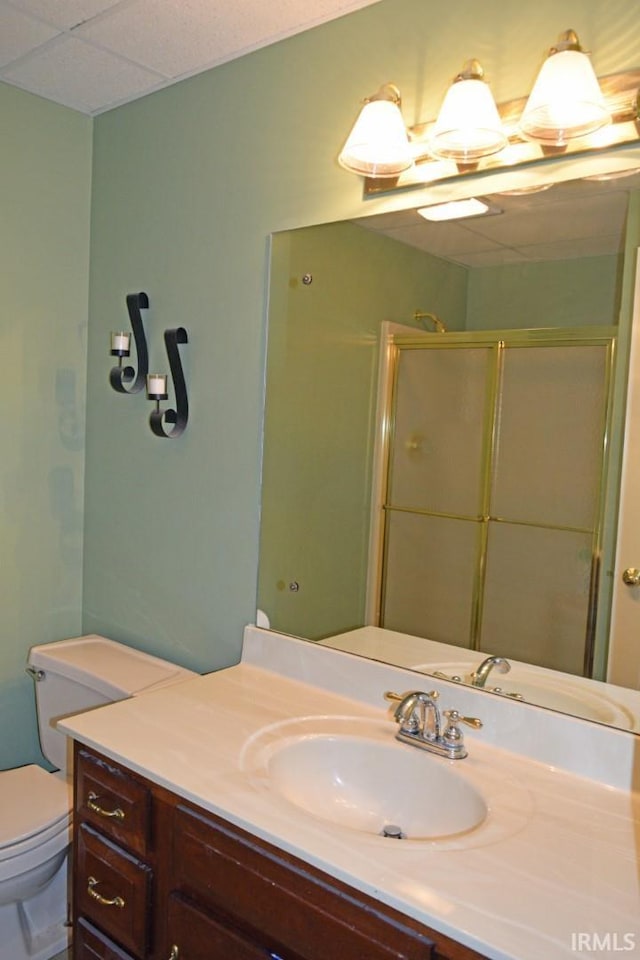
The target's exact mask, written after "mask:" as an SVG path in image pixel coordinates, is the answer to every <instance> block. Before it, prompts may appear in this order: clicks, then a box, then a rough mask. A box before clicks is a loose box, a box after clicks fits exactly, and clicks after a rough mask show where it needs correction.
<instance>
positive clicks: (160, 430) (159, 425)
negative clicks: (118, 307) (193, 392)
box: [109, 292, 189, 439]
mask: <svg viewBox="0 0 640 960" xmlns="http://www.w3.org/2000/svg"><path fill="white" fill-rule="evenodd" d="M148 309H149V298H148V296H147V294H146V293H142V292H141V293H129V294H127V310H128V311H129V319H130V320H131V329H132V331H133V337H134V340H135V344H136V353H137V357H138V370H137V372H136V371H135V370H134V368H133V367H130V366H126V367H123V365H122V361H123V357H128V356H129V355H130V353H131V334H130V333H129V332H127V331H124V330H121V331H118V332H115V333H113V332H112V334H111V356H112V357H117V358H118V366H117V367H112V368H111V370H110V372H109V383H110V384H111V386H112V387H113V389H114V390H117V392H118V393H126V394H133V393H139V392H140V391H141V390H142V388H143V387H144V386H145V384H146V388H147V389H146V393H147V397H148V398H149V400H155V404H156V408H155V410H152V412H151V415H150V416H149V426H150V427H151V430H152V432H153V433H154V434H155V435H156V437H166V438H167V439H171V438H173V437H179V436H180V434H181V433H184V430H185V428H186V426H187V421H188V420H189V400H188V397H187V386H186V383H185V379H184V373H183V370H182V362H181V360H180V352H179V350H178V344H180V343H188V342H189V338H188V336H187V331H186V330H185V329H184V327H176V328H175V329H173V330H165V332H164V343H165V348H166V351H167V358H168V360H169V368H170V370H171V377H172V380H173V389H174V393H175V398H176V409H175V410H161V409H160V401H161V400H167V399H168V397H169V394H168V390H167V379H168V378H167V374H166V373H151V374H150V373H149V372H148V370H149V352H148V350H147V339H146V336H145V332H144V326H143V323H142V311H143V310H144V311H145V312H146V311H147V310H148ZM165 423H166V424H172V425H173V428H172V429H171V430H169V431H167V430H165Z"/></svg>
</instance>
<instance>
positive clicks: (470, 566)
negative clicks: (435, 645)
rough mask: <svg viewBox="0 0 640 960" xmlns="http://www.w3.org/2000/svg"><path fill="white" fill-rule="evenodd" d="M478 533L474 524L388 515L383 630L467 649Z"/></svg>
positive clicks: (462, 521)
mask: <svg viewBox="0 0 640 960" xmlns="http://www.w3.org/2000/svg"><path fill="white" fill-rule="evenodd" d="M479 530H480V524H479V523H477V522H474V521H468V520H451V519H449V518H445V517H429V516H423V515H420V514H413V513H404V512H398V511H389V512H388V513H387V538H386V553H387V556H386V563H385V569H386V577H385V591H384V606H383V611H382V623H381V625H382V626H383V627H387V628H388V629H390V630H398V631H400V632H401V633H408V634H412V635H414V636H428V637H429V639H430V640H439V641H441V642H442V643H453V644H456V645H457V646H467V647H468V646H469V635H470V626H471V617H472V609H473V604H472V597H473V585H474V579H475V573H476V564H477V556H478V536H479ZM425 624H426V625H428V632H426V633H425V629H424V628H425ZM416 666H417V664H416Z"/></svg>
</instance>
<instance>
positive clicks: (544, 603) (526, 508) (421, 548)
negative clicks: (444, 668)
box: [379, 332, 612, 674]
mask: <svg viewBox="0 0 640 960" xmlns="http://www.w3.org/2000/svg"><path fill="white" fill-rule="evenodd" d="M543 338H544V339H543ZM611 358H612V339H611V336H610V335H609V334H605V335H603V336H602V338H598V337H596V338H592V339H590V338H589V336H588V334H587V333H585V335H584V336H583V335H582V334H577V335H575V336H574V338H573V340H568V339H567V338H566V337H563V338H559V337H557V336H556V337H555V338H554V335H553V333H550V334H549V336H548V337H545V336H544V334H543V333H542V332H540V333H538V334H537V338H531V337H529V338H526V337H520V338H518V337H517V335H516V336H515V337H514V338H512V339H511V340H510V339H509V338H508V337H505V338H504V339H502V338H501V336H495V337H494V338H493V339H492V340H489V341H487V340H485V341H483V342H482V343H478V342H471V343H470V342H469V340H467V342H466V343H464V344H463V343H455V344H454V343H451V344H450V345H448V344H445V343H443V342H442V341H439V342H437V343H433V344H431V345H429V346H421V347H418V346H416V345H415V344H411V343H410V344H407V345H406V346H404V345H401V346H400V347H399V349H398V359H397V366H396V381H395V394H394V406H393V409H392V411H391V429H390V441H389V452H388V479H387V498H386V503H385V506H384V511H385V523H384V529H385V533H384V536H385V541H384V548H383V563H382V578H381V582H380V607H379V609H380V623H381V625H382V626H385V627H387V628H388V629H393V630H398V631H403V632H406V633H410V634H414V635H416V636H422V637H427V638H429V639H431V640H440V641H442V642H446V643H451V644H455V645H457V646H468V647H471V648H472V649H477V650H482V651H483V652H484V653H487V654H495V655H501V656H505V657H511V658H513V659H515V660H523V661H527V662H531V663H535V664H538V665H541V666H546V667H550V668H552V669H556V670H562V671H565V672H569V673H575V674H583V673H585V672H586V673H587V674H588V673H589V672H590V670H591V665H592V661H593V637H594V624H595V612H596V611H595V596H596V587H597V584H598V577H597V574H598V569H597V566H596V563H597V558H598V557H599V551H600V525H601V522H602V520H601V500H602V491H603V478H604V469H605V452H606V450H605V446H606V445H605V439H606V423H607V408H608V401H609V395H610V386H611V383H610V369H611Z"/></svg>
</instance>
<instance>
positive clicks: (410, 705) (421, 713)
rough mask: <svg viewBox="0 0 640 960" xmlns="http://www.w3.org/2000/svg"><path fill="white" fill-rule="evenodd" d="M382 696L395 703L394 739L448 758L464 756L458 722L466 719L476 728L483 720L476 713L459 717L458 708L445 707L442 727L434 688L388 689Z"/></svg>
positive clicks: (462, 737) (478, 727)
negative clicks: (407, 690) (425, 689)
mask: <svg viewBox="0 0 640 960" xmlns="http://www.w3.org/2000/svg"><path fill="white" fill-rule="evenodd" d="M384 696H385V700H392V701H396V702H397V703H398V706H397V707H396V708H395V710H394V712H393V717H394V720H395V721H396V722H397V723H398V724H399V725H400V729H399V730H398V732H397V733H396V740H401V741H402V742H403V743H410V744H411V745H412V746H414V747H421V748H422V749H423V750H429V751H430V752H431V753H436V754H437V755H438V756H440V757H448V759H449V760H462V759H463V758H464V757H466V756H467V751H466V749H465V746H464V735H463V733H462V730H461V729H460V726H459V724H461V723H466V724H467V726H469V727H474V728H475V729H476V730H478V729H480V727H481V726H482V721H481V720H478V719H477V718H476V717H462V716H461V715H460V714H459V713H458V711H457V710H445V711H444V716H445V717H447V721H448V722H447V725H446V727H445V729H444V731H443V730H442V720H441V717H440V709H439V707H438V704H437V703H436V700H437V699H438V696H439V694H438V692H437V690H432V691H431V692H430V693H424V692H423V691H422V690H412V691H410V692H409V693H405V694H402V695H401V694H399V693H393V692H392V691H390V690H388V691H387V692H386V693H385V695H384Z"/></svg>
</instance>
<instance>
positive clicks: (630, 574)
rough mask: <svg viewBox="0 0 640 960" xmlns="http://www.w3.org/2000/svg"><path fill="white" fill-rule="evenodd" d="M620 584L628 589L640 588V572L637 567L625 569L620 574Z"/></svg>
mask: <svg viewBox="0 0 640 960" xmlns="http://www.w3.org/2000/svg"><path fill="white" fill-rule="evenodd" d="M622 582H623V583H626V585H627V586H628V587H638V586H640V570H638V568H637V567H627V569H626V570H625V571H624V573H623V574H622Z"/></svg>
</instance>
